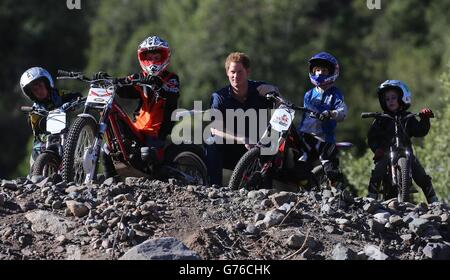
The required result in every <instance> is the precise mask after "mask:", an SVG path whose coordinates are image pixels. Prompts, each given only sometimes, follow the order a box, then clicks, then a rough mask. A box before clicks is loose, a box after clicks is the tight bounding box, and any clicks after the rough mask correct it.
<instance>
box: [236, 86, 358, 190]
mask: <svg viewBox="0 0 450 280" xmlns="http://www.w3.org/2000/svg"><path fill="white" fill-rule="evenodd" d="M266 97H267V98H268V99H272V100H275V101H276V103H277V106H276V107H277V108H276V109H275V110H274V111H273V113H272V116H271V119H270V122H269V125H268V126H267V129H266V130H265V132H264V134H263V136H262V137H261V139H260V140H259V141H258V144H256V145H255V146H254V147H253V148H251V149H250V150H248V151H247V152H246V153H245V154H244V155H243V156H242V158H241V159H240V160H239V162H238V163H237V164H236V167H235V168H234V170H233V173H232V175H231V179H230V181H229V183H228V186H229V187H230V188H231V189H239V188H246V189H259V188H262V187H264V188H270V187H271V186H272V182H273V180H279V181H281V182H283V183H287V184H293V185H295V186H296V187H298V185H299V182H300V181H307V182H308V185H307V188H310V187H311V186H316V187H318V186H320V185H321V184H322V183H324V182H325V181H326V176H325V174H324V172H323V168H322V165H321V164H320V161H319V158H318V156H317V158H315V159H308V161H307V162H304V161H300V160H299V159H300V158H301V156H302V154H303V152H302V151H301V150H300V148H299V147H300V146H301V145H300V141H301V138H300V137H301V136H300V135H299V134H298V133H297V130H296V129H295V127H294V125H293V120H294V117H295V112H296V111H300V112H306V113H307V114H310V116H312V117H315V118H318V116H319V114H318V113H317V112H314V111H311V110H309V109H307V108H305V107H298V106H296V105H294V104H292V103H290V102H288V101H285V100H283V99H282V98H281V97H279V96H277V95H276V94H271V93H269V94H268V95H266ZM273 133H275V136H276V141H273V142H272V143H275V145H273V146H272V145H271V146H270V147H268V145H267V144H264V143H266V142H268V141H267V139H268V138H270V137H272V136H273ZM264 139H266V140H264ZM318 139H319V140H321V141H323V139H320V138H318ZM351 146H352V144H351V143H348V142H340V143H336V147H337V148H338V149H340V148H349V147H351ZM267 148H270V149H271V151H273V152H272V153H271V155H264V154H263V153H261V152H262V149H267ZM308 186H309V187H308Z"/></svg>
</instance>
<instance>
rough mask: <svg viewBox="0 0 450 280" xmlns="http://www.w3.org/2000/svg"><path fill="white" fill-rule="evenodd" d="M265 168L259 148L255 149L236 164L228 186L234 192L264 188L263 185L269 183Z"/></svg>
mask: <svg viewBox="0 0 450 280" xmlns="http://www.w3.org/2000/svg"><path fill="white" fill-rule="evenodd" d="M263 168H264V163H263V161H262V159H261V150H260V148H258V147H254V148H253V149H251V150H249V151H248V152H246V153H245V154H244V156H243V157H242V158H241V159H240V160H239V162H238V163H237V164H236V167H235V168H234V170H233V173H232V174H231V178H230V182H229V183H228V186H229V187H230V188H231V189H233V190H237V189H240V188H246V189H249V190H250V189H258V188H260V187H264V186H263V184H264V182H265V181H267V176H266V172H265V171H264V170H263ZM266 183H269V182H266Z"/></svg>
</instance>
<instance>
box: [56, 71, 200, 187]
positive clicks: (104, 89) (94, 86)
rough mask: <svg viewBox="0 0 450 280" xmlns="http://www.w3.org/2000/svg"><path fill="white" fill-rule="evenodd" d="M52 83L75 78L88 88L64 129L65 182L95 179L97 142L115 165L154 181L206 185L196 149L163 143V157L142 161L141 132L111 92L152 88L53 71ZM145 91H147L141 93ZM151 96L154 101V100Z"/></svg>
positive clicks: (135, 81) (138, 82) (97, 154)
mask: <svg viewBox="0 0 450 280" xmlns="http://www.w3.org/2000/svg"><path fill="white" fill-rule="evenodd" d="M58 75H59V77H58V79H75V80H79V81H83V82H86V83H89V84H90V89H89V93H88V97H87V99H86V103H85V108H84V112H83V113H82V114H80V115H78V117H77V118H76V119H75V121H74V122H73V124H72V126H71V127H70V130H69V133H68V137H67V141H66V145H65V147H64V156H63V170H62V171H63V172H62V177H63V179H64V180H65V181H67V182H70V181H74V182H76V183H80V184H81V183H87V184H88V183H92V182H94V180H95V179H96V175H97V170H98V161H99V157H100V151H101V148H102V142H103V139H104V138H106V139H105V140H106V143H107V146H108V149H109V151H110V155H111V157H112V159H113V162H114V165H115V166H116V168H117V167H125V168H130V167H131V169H133V170H137V171H139V173H144V174H145V175H147V176H152V177H154V178H169V177H172V178H176V179H179V180H181V181H182V182H183V183H186V184H197V185H207V172H206V165H205V163H204V161H203V154H204V153H203V151H202V149H201V148H200V147H199V146H196V145H174V144H172V143H170V142H169V143H166V144H165V146H164V147H162V148H161V149H162V150H158V152H162V153H163V154H164V156H163V159H161V160H158V161H156V162H155V161H152V162H145V161H144V160H143V159H142V157H141V147H145V146H146V145H145V140H144V136H143V135H142V133H140V132H139V130H138V129H137V128H136V127H135V125H134V123H133V122H132V121H131V120H130V118H129V117H128V115H127V114H126V113H125V111H124V110H123V109H122V108H121V107H120V105H119V104H118V103H117V102H116V100H115V96H116V90H117V89H118V88H119V87H122V86H130V85H133V86H142V87H144V90H145V92H146V93H147V94H156V95H157V91H156V90H154V88H153V86H152V85H148V84H144V83H141V82H140V80H139V79H133V80H129V79H125V78H123V79H120V78H106V79H99V80H91V79H89V78H87V77H86V76H84V75H83V74H82V73H77V72H66V71H59V73H58ZM145 88H148V89H149V90H147V89H145ZM155 98H160V97H159V96H155Z"/></svg>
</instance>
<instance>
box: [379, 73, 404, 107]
mask: <svg viewBox="0 0 450 280" xmlns="http://www.w3.org/2000/svg"><path fill="white" fill-rule="evenodd" d="M389 89H393V90H395V91H397V92H398V93H399V103H400V106H401V107H402V108H401V109H402V110H406V109H408V108H409V106H411V91H409V88H408V86H407V85H406V84H405V83H404V82H402V81H399V80H386V81H384V82H383V83H382V84H381V85H380V86H379V87H378V89H377V95H378V100H379V101H380V106H381V108H382V109H383V110H384V111H388V109H387V107H386V102H385V101H384V93H385V92H386V91H388V90H389Z"/></svg>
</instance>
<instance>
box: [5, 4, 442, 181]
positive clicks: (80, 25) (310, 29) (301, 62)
mask: <svg viewBox="0 0 450 280" xmlns="http://www.w3.org/2000/svg"><path fill="white" fill-rule="evenodd" d="M65 2H66V1H51V0H42V1H34V2H30V1H25V0H15V1H13V0H3V1H1V3H0V31H1V33H2V40H1V41H0V54H1V55H2V62H3V64H2V66H3V67H2V69H0V78H1V79H2V86H1V87H0V115H1V118H0V129H1V130H2V131H8V132H9V135H8V136H5V135H4V134H3V135H2V137H1V138H0V146H1V147H11V149H8V151H5V152H4V153H2V154H1V155H0V177H8V176H11V174H12V173H13V172H14V170H15V169H16V167H17V166H18V164H19V162H20V161H21V160H22V159H23V158H28V155H27V153H28V152H29V150H27V149H26V148H25V146H26V143H27V141H28V138H29V136H30V135H31V133H30V129H29V128H28V126H27V124H26V121H25V118H24V116H23V115H22V114H21V113H20V112H19V111H18V110H17V108H18V107H19V106H20V105H23V103H26V102H27V101H26V100H25V99H23V98H22V97H20V98H19V96H21V94H20V89H19V86H18V80H19V78H20V75H21V74H22V72H23V71H24V70H25V69H27V68H28V67H31V66H35V65H41V66H44V67H46V68H48V69H49V70H50V72H51V73H52V74H55V73H56V70H57V69H67V70H84V71H85V72H86V73H87V74H88V75H90V74H92V73H94V72H97V71H107V72H109V73H110V74H112V75H118V76H120V75H127V74H130V73H134V72H137V71H139V65H138V62H137V57H136V48H137V46H138V44H139V43H140V42H141V41H142V40H143V39H144V38H145V37H147V36H149V35H152V34H156V35H160V36H161V37H163V38H165V39H167V40H168V41H169V43H170V45H171V48H172V65H171V69H172V70H173V71H175V72H176V73H177V74H178V75H179V76H180V79H181V100H180V105H181V106H182V107H184V108H188V109H189V108H191V107H192V104H193V101H194V100H203V101H204V106H203V107H204V108H206V107H207V106H208V105H209V98H210V95H211V92H213V91H214V90H217V89H219V88H221V87H223V86H225V85H226V84H227V78H226V76H225V71H224V67H223V64H224V60H225V58H226V56H227V55H228V53H230V52H232V51H243V52H246V53H247V54H248V55H249V56H250V58H251V60H252V74H251V78H252V79H255V80H265V81H267V82H270V83H273V84H276V85H277V86H278V87H279V88H280V89H281V91H282V93H283V95H284V96H286V97H287V98H288V99H289V100H291V101H292V102H294V103H297V104H301V103H302V102H303V95H304V92H305V91H306V90H307V89H309V88H310V87H311V84H310V82H309V79H308V73H307V68H308V65H307V61H308V58H309V57H311V56H312V55H313V54H314V53H316V52H319V51H322V50H326V51H329V52H331V53H332V54H334V55H335V56H336V57H337V58H338V59H339V61H340V64H341V66H342V67H341V76H340V78H339V80H338V83H337V86H338V87H339V88H340V89H341V90H342V91H343V92H344V95H345V101H346V103H347V104H348V106H349V109H350V111H349V115H348V118H347V120H346V121H345V122H343V123H341V124H339V126H338V135H337V136H338V139H339V140H341V139H342V140H345V141H351V142H353V143H354V144H355V146H356V147H355V149H354V150H355V152H356V153H355V154H354V155H353V156H354V158H353V159H354V160H356V161H359V160H361V161H362V163H366V165H360V166H357V169H355V170H354V171H350V170H348V172H350V173H351V174H355V178H354V179H352V180H356V181H358V182H360V183H362V182H364V183H363V185H366V184H367V183H366V181H367V176H368V175H369V172H370V171H369V170H370V168H367V172H363V170H362V168H363V167H365V166H366V167H367V166H369V165H367V164H368V162H366V161H365V160H364V158H365V157H366V156H367V153H366V143H365V136H366V132H367V129H368V127H369V125H370V124H369V123H368V122H366V121H364V120H361V119H360V117H359V115H360V113H361V112H363V111H376V110H380V108H379V105H378V100H377V97H376V96H375V89H376V86H377V85H378V84H379V83H381V82H382V81H384V80H386V79H402V80H404V81H405V82H406V83H407V84H408V85H409V86H410V88H411V90H412V92H413V106H412V110H418V109H420V108H419V106H422V105H423V104H426V105H427V106H430V107H432V108H433V109H434V110H435V111H437V112H444V111H445V110H444V109H443V105H444V104H446V103H444V102H439V99H438V98H437V97H438V96H440V94H439V93H440V90H441V89H440V88H439V86H438V85H439V77H440V75H441V73H442V72H443V70H444V69H445V64H446V62H447V61H448V60H449V58H450V48H449V47H448V46H449V45H450V44H449V42H450V41H449V38H450V35H449V32H448V31H447V29H448V28H447V27H448V26H449V24H450V17H448V10H450V2H449V1H447V0H433V1H431V0H402V1H382V9H381V10H369V9H368V8H367V6H366V1H361V0H342V1H328V0H317V1H307V0H283V1H275V0H246V1H239V0H230V1H219V0H166V1H157V0H109V1H99V0H89V1H82V6H83V7H82V10H79V11H77V10H68V9H67V8H66V5H65V4H66V3H65ZM58 86H64V87H68V88H70V89H76V90H80V89H83V87H85V85H82V84H80V83H67V82H64V83H58ZM442 121H443V119H440V118H439V119H436V120H435V121H434V122H433V126H434V127H436V125H441V124H440V123H441V122H442ZM442 125H444V124H442ZM433 129H434V128H433ZM443 129H446V127H445V126H444V127H443ZM433 131H435V130H433ZM433 131H432V132H431V133H433ZM433 135H436V134H433ZM436 136H437V135H436ZM430 138H431V136H428V137H427V139H430ZM438 138H439V137H438ZM433 139H434V138H433ZM425 144H426V145H427V143H425ZM364 155H366V156H364ZM361 156H362V158H361V159H360V158H359V157H361ZM15 158H17V160H15ZM430 161H431V160H430ZM358 168H359V169H358ZM352 172H353V173H352ZM443 173H445V172H443ZM357 174H361V175H357ZM363 174H364V175H363ZM358 176H365V177H358ZM364 178H366V179H364ZM437 180H441V177H439V175H436V176H435V184H437V185H438V184H439V183H438V182H437ZM356 181H355V182H356Z"/></svg>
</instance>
